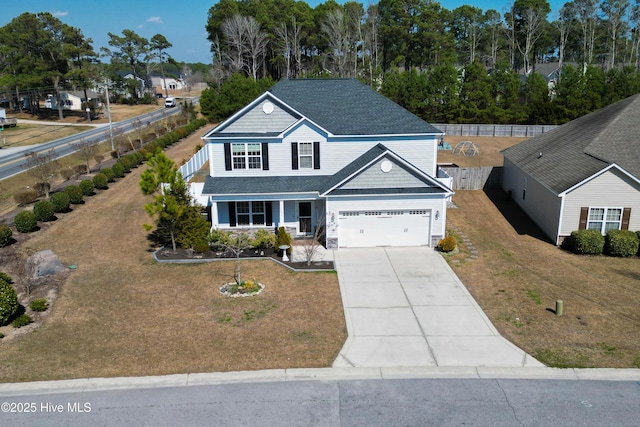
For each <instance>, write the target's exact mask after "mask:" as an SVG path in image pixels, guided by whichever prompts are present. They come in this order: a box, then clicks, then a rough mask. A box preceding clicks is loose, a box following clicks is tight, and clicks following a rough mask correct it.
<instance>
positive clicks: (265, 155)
mask: <svg viewBox="0 0 640 427" xmlns="http://www.w3.org/2000/svg"><path fill="white" fill-rule="evenodd" d="M262 170H265V171H268V170H269V144H267V143H266V142H263V143H262Z"/></svg>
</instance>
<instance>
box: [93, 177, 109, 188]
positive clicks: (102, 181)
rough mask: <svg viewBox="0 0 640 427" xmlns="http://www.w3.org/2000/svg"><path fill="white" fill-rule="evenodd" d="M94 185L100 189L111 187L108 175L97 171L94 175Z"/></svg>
mask: <svg viewBox="0 0 640 427" xmlns="http://www.w3.org/2000/svg"><path fill="white" fill-rule="evenodd" d="M93 185H94V186H95V188H97V189H98V190H106V189H107V188H109V186H108V185H107V177H106V175H105V174H103V173H97V174H96V175H95V176H94V177H93Z"/></svg>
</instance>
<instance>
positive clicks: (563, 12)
mask: <svg viewBox="0 0 640 427" xmlns="http://www.w3.org/2000/svg"><path fill="white" fill-rule="evenodd" d="M574 13H575V12H574V11H573V9H572V6H571V5H570V4H565V5H564V6H562V8H561V9H560V14H559V15H558V19H556V20H555V21H554V22H553V25H554V27H556V30H558V36H559V40H558V42H559V43H558V73H559V75H558V77H560V74H562V64H563V63H564V51H565V50H566V48H567V41H568V40H569V32H570V30H571V21H572V20H573V15H574Z"/></svg>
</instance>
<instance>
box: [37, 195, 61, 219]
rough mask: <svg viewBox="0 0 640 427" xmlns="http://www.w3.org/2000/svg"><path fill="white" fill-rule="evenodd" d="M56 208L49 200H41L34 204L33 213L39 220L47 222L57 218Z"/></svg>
mask: <svg viewBox="0 0 640 427" xmlns="http://www.w3.org/2000/svg"><path fill="white" fill-rule="evenodd" d="M55 213H56V208H55V206H53V203H51V202H50V201H49V200H40V201H38V202H36V204H35V205H33V214H34V215H35V216H36V219H37V220H38V221H42V222H47V221H52V220H53V218H55Z"/></svg>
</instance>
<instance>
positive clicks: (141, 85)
mask: <svg viewBox="0 0 640 427" xmlns="http://www.w3.org/2000/svg"><path fill="white" fill-rule="evenodd" d="M116 74H117V75H119V76H120V77H121V78H122V80H131V79H134V80H136V94H137V95H138V97H139V98H141V97H142V96H143V95H144V93H145V89H146V88H147V87H151V86H150V85H151V82H147V81H146V80H145V79H143V78H142V77H140V76H136V75H134V74H133V73H132V72H130V71H116ZM121 94H122V95H125V96H131V94H129V93H127V92H123V93H121Z"/></svg>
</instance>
